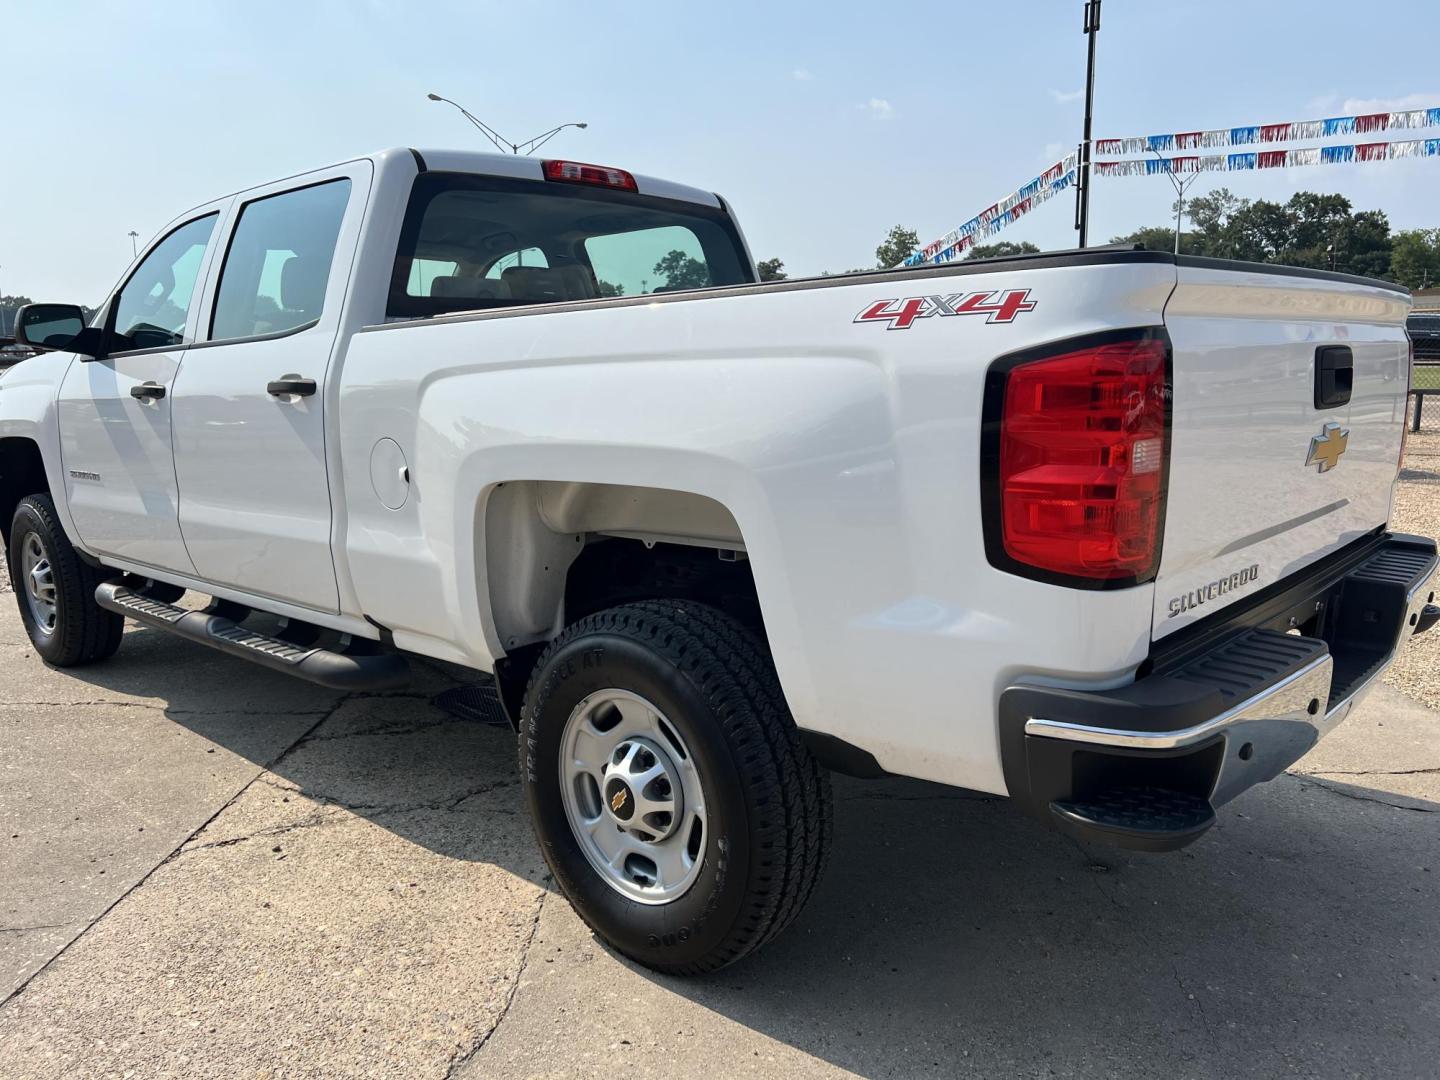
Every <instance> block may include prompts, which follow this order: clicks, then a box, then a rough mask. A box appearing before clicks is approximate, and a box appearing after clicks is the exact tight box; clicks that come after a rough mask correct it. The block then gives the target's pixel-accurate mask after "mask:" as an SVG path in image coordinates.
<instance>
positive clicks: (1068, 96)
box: [1050, 88, 1085, 105]
mask: <svg viewBox="0 0 1440 1080" xmlns="http://www.w3.org/2000/svg"><path fill="white" fill-rule="evenodd" d="M1050 96H1051V97H1052V98H1054V99H1055V104H1056V105H1069V104H1070V103H1071V102H1072V101H1079V100H1080V99H1081V98H1083V97H1084V96H1085V91H1084V89H1083V88H1082V89H1080V90H1051V91H1050Z"/></svg>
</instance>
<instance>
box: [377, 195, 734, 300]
mask: <svg viewBox="0 0 1440 1080" xmlns="http://www.w3.org/2000/svg"><path fill="white" fill-rule="evenodd" d="M753 280H754V276H753V273H752V271H751V270H750V267H749V263H748V260H747V259H746V256H745V250H744V247H743V246H742V245H741V242H740V236H739V234H738V233H737V232H736V230H735V226H734V224H733V223H732V222H731V221H730V218H729V216H728V215H727V214H726V213H725V212H724V211H723V210H720V209H717V208H712V207H706V206H700V205H697V204H695V203H688V202H680V201H676V200H673V199H659V198H654V197H651V196H647V195H637V194H634V193H632V192H628V191H616V190H612V189H608V188H600V187H587V186H583V185H578V184H559V183H551V182H548V181H543V180H540V181H537V180H512V179H502V178H499V177H488V176H475V175H472V174H467V173H444V172H431V173H424V174H422V175H421V176H419V177H417V178H416V180H415V185H414V188H413V189H412V191H411V194H410V205H409V207H408V209H407V210H406V212H405V223H404V227H403V229H402V231H401V236H400V244H399V248H398V251H397V252H396V257H395V270H394V274H393V275H392V278H391V283H390V301H389V304H388V307H387V312H386V313H387V315H388V316H389V317H390V318H416V317H423V316H426V315H438V314H442V313H444V312H447V311H471V310H475V309H477V308H489V307H507V306H514V305H521V304H543V303H563V302H567V301H576V300H594V299H599V298H601V297H607V296H644V295H647V294H650V293H658V292H673V291H675V290H678V289H698V288H705V287H707V286H711V285H739V284H744V283H747V282H750V281H753Z"/></svg>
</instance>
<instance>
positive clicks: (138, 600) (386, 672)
mask: <svg viewBox="0 0 1440 1080" xmlns="http://www.w3.org/2000/svg"><path fill="white" fill-rule="evenodd" d="M95 602H96V603H97V604H99V605H100V606H101V607H102V608H105V609H106V610H107V611H113V612H115V613H116V614H119V615H124V616H125V617H126V618H127V619H134V620H135V621H136V622H139V623H143V624H145V625H146V626H149V627H153V628H154V629H156V630H165V631H168V632H170V633H172V634H178V635H179V636H180V637H183V638H189V639H190V640H191V641H198V642H199V643H200V644H201V645H209V646H210V647H211V648H212V649H219V650H220V651H221V652H225V653H229V654H230V655H232V656H238V657H241V658H242V659H245V660H251V661H253V662H255V663H257V664H263V665H264V666H265V667H268V668H273V669H274V670H276V671H283V672H285V673H286V674H287V675H298V676H299V677H300V678H302V679H308V680H309V681H310V682H313V683H319V684H320V685H321V686H328V687H330V688H331V689H333V690H388V689H392V688H394V687H396V686H401V685H403V684H404V683H405V681H406V679H407V678H408V677H409V672H410V665H409V664H408V663H407V662H406V660H405V658H404V657H403V656H401V655H399V654H398V653H389V652H377V653H355V654H352V653H348V652H336V651H334V650H332V649H322V648H318V647H316V646H313V645H296V644H293V643H292V642H289V641H285V640H283V639H282V638H278V637H271V636H269V635H268V634H261V633H257V632H256V631H254V630H250V629H248V628H247V627H244V626H241V625H240V624H239V623H238V622H237V621H235V620H234V619H230V618H226V617H225V616H224V615H221V614H217V611H216V610H213V609H218V610H227V611H231V612H234V613H236V614H237V615H240V617H242V618H243V615H241V614H240V613H241V612H244V611H245V609H244V608H239V607H238V606H236V605H227V604H225V603H224V602H220V603H217V604H215V605H212V610H206V611H192V610H190V609H188V608H182V607H176V606H175V605H174V604H170V603H166V602H165V601H164V600H161V599H157V598H155V597H150V596H146V595H145V594H144V593H143V592H137V591H136V590H135V589H132V588H131V587H130V586H128V585H126V584H125V583H124V582H123V581H107V582H105V583H104V584H102V585H100V586H99V587H98V588H97V589H96V590H95Z"/></svg>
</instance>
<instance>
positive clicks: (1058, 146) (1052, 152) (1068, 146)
mask: <svg viewBox="0 0 1440 1080" xmlns="http://www.w3.org/2000/svg"><path fill="white" fill-rule="evenodd" d="M1073 149H1075V144H1074V143H1063V142H1047V143H1046V144H1045V164H1046V165H1049V164H1050V163H1051V162H1052V161H1059V160H1060V159H1061V158H1062V157H1064V156H1065V152H1066V151H1067V150H1073Z"/></svg>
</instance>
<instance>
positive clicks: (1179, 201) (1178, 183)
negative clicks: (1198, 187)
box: [1150, 150, 1200, 255]
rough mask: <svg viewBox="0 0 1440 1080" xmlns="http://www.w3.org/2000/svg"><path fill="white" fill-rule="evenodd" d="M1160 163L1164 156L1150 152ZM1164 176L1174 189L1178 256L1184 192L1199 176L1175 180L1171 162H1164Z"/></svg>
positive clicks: (1176, 249)
mask: <svg viewBox="0 0 1440 1080" xmlns="http://www.w3.org/2000/svg"><path fill="white" fill-rule="evenodd" d="M1150 152H1151V153H1152V154H1154V155H1155V156H1156V157H1157V158H1159V159H1160V160H1161V161H1165V157H1164V155H1162V154H1161V153H1160V151H1159V150H1151V151H1150ZM1165 175H1166V176H1168V177H1169V178H1170V184H1171V186H1172V187H1174V188H1175V196H1176V197H1175V254H1176V255H1179V254H1180V217H1181V215H1182V214H1184V213H1185V192H1187V191H1189V190H1190V185H1191V184H1193V183H1195V181H1196V180H1199V179H1200V174H1199V173H1196V174H1195V175H1194V176H1187V177H1186V178H1185V179H1184V180H1177V179H1176V178H1175V169H1174V165H1173V163H1172V162H1166V164H1165Z"/></svg>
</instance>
